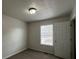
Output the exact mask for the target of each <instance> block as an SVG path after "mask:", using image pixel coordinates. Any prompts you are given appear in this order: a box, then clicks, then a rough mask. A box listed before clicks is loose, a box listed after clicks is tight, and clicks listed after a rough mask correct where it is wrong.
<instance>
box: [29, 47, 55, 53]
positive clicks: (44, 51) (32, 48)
mask: <svg viewBox="0 0 79 59" xmlns="http://www.w3.org/2000/svg"><path fill="white" fill-rule="evenodd" d="M29 49H33V50H37V51H41V52H46V53H49V54H54V53H53V52H47V51H44V50H40V49H35V48H29Z"/></svg>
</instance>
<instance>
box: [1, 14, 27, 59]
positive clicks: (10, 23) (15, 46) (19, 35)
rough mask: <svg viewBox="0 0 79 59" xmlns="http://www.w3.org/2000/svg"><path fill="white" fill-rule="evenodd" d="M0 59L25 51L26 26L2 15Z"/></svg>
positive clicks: (17, 20)
mask: <svg viewBox="0 0 79 59" xmlns="http://www.w3.org/2000/svg"><path fill="white" fill-rule="evenodd" d="M2 49H3V50H2V57H3V59H6V58H8V57H10V56H12V55H14V54H17V53H19V52H21V51H23V50H25V49H27V24H26V23H25V22H23V21H21V20H19V19H15V18H12V17H9V16H6V15H2Z"/></svg>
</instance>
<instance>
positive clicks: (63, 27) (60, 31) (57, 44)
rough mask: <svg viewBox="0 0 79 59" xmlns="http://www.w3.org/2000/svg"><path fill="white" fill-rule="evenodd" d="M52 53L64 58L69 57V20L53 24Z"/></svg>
mask: <svg viewBox="0 0 79 59" xmlns="http://www.w3.org/2000/svg"><path fill="white" fill-rule="evenodd" d="M54 38H55V40H54V53H55V55H56V56H59V57H62V58H64V59H70V22H60V23H55V24H54Z"/></svg>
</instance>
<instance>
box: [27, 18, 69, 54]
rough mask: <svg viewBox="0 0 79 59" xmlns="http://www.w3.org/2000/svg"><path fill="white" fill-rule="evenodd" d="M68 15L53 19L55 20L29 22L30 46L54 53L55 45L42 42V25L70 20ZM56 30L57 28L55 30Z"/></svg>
mask: <svg viewBox="0 0 79 59" xmlns="http://www.w3.org/2000/svg"><path fill="white" fill-rule="evenodd" d="M68 20H69V18H68V17H63V18H58V19H53V20H45V21H37V22H30V23H28V32H29V34H28V47H29V48H31V49H35V50H40V51H43V52H47V53H51V54H54V46H45V45H41V44H40V26H41V25H49V24H53V27H54V26H55V25H54V24H55V23H59V22H65V21H68ZM53 32H55V30H53ZM53 34H54V33H53ZM53 40H55V34H54V36H53Z"/></svg>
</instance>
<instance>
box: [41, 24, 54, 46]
mask: <svg viewBox="0 0 79 59" xmlns="http://www.w3.org/2000/svg"><path fill="white" fill-rule="evenodd" d="M40 30H41V34H40V37H41V45H50V46H53V25H42V26H41V27H40Z"/></svg>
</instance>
